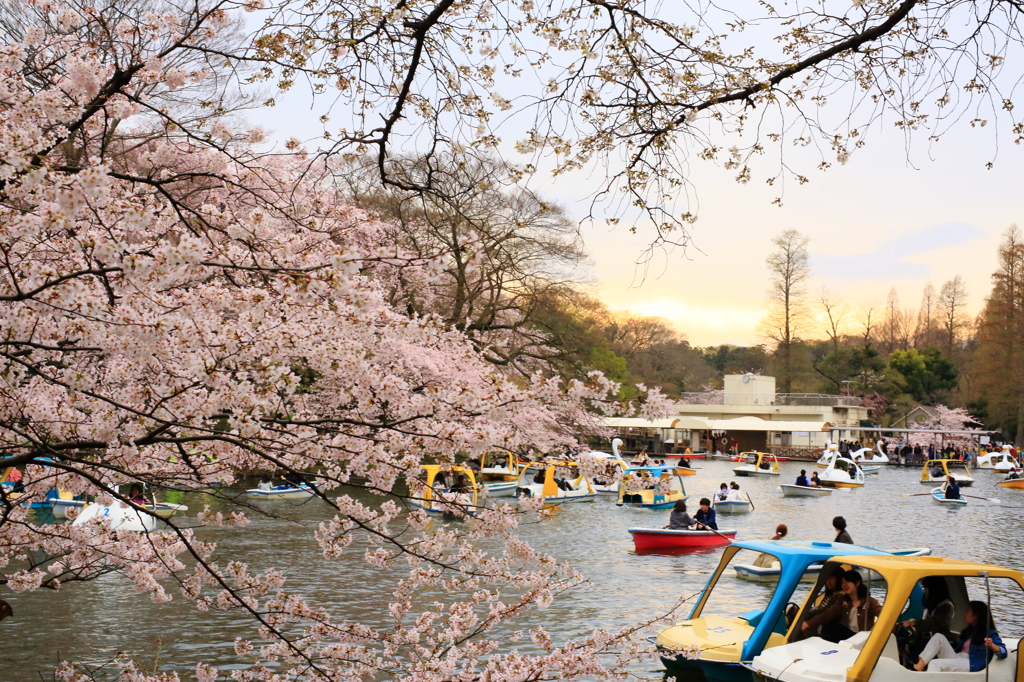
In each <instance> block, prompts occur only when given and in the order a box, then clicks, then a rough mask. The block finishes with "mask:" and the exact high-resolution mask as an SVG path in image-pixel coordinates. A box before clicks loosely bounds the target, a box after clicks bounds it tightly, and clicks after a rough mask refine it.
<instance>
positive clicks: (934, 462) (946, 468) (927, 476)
mask: <svg viewBox="0 0 1024 682" xmlns="http://www.w3.org/2000/svg"><path fill="white" fill-rule="evenodd" d="M936 466H938V467H939V468H940V469H942V475H941V476H937V477H936V476H932V469H934V468H935V467H936ZM946 476H952V477H953V480H955V481H956V484H957V485H958V486H960V487H961V488H966V487H969V486H972V485H974V477H973V476H971V472H970V471H968V469H967V465H966V464H965V463H964V462H962V461H960V460H958V459H930V460H928V461H927V462H925V464H924V466H923V467H922V468H921V485H932V486H934V485H942V484H943V483H945V482H946Z"/></svg>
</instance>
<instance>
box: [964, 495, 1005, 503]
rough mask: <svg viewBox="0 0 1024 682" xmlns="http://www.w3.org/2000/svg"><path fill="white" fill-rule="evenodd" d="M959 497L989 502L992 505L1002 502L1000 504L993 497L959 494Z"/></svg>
mask: <svg viewBox="0 0 1024 682" xmlns="http://www.w3.org/2000/svg"><path fill="white" fill-rule="evenodd" d="M960 497H969V498H971V499H972V500H985V501H986V502H991V503H992V504H1002V502H1000V501H999V499H998V498H995V497H978V496H977V495H964V494H963V493H960Z"/></svg>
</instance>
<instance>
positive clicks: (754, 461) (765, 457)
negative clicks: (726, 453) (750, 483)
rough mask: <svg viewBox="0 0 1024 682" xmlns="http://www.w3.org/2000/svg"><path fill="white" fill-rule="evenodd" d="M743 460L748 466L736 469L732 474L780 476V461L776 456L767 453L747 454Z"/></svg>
mask: <svg viewBox="0 0 1024 682" xmlns="http://www.w3.org/2000/svg"><path fill="white" fill-rule="evenodd" d="M743 458H744V459H745V460H746V464H741V465H739V466H738V467H736V468H734V469H733V470H732V472H733V473H734V474H736V475H737V476H778V475H779V460H777V459H776V458H775V455H772V454H769V453H767V452H745V453H743Z"/></svg>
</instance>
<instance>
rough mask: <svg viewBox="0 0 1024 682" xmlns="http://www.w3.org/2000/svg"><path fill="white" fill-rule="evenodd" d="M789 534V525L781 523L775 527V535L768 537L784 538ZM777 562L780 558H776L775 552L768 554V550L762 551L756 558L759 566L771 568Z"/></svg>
mask: <svg viewBox="0 0 1024 682" xmlns="http://www.w3.org/2000/svg"><path fill="white" fill-rule="evenodd" d="M788 534H789V526H787V525H786V524H784V523H780V524H779V525H778V526H776V527H775V535H773V536H771V537H770V538H768V539H769V540H781V539H782V538H784V537H786V536H787V535H788ZM777 562H778V558H776V557H775V556H774V555H773V554H768V553H766V552H761V553H760V554H758V555H757V558H756V559H754V565H755V566H757V567H759V568H771V566H772V564H774V563H777Z"/></svg>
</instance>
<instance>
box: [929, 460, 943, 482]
mask: <svg viewBox="0 0 1024 682" xmlns="http://www.w3.org/2000/svg"><path fill="white" fill-rule="evenodd" d="M942 473H943V472H942V467H941V466H940V465H939V464H938V463H936V464H935V466H933V467H932V470H931V477H932V478H942Z"/></svg>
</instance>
